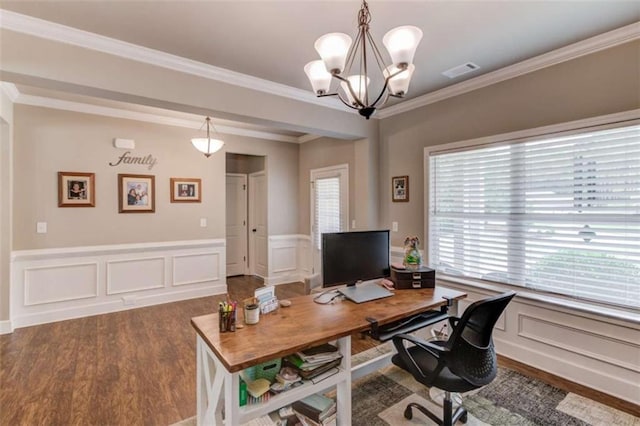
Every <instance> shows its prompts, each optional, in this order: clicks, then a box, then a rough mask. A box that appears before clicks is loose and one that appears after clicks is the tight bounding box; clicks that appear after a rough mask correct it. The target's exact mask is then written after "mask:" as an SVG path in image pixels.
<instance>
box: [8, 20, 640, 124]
mask: <svg viewBox="0 0 640 426" xmlns="http://www.w3.org/2000/svg"><path fill="white" fill-rule="evenodd" d="M0 28H5V29H8V30H11V31H15V32H19V33H23V34H28V35H31V36H34V37H39V38H44V39H48V40H54V41H58V42H61V43H65V44H71V45H74V46H78V47H82V48H86V49H91V50H95V51H99V52H103V53H107V54H111V55H115V56H119V57H122V58H126V59H130V60H134V61H138V62H143V63H147V64H150V65H155V66H158V67H162V68H167V69H171V70H174V71H179V72H183V73H187V74H191V75H196V76H199V77H204V78H207V79H210V80H215V81H219V82H222V83H226V84H231V85H235V86H239V87H244V88H247V89H252V90H256V91H260V92H264V93H269V94H273V95H276V96H282V97H285V98H290V99H294V100H297V101H301V102H307V103H311V104H315V105H319V106H323V107H326V108H332V109H336V110H341V111H344V112H350V110H347V109H346V108H345V107H344V106H342V104H340V103H339V102H328V101H327V100H326V99H324V98H318V97H316V96H315V95H314V94H313V93H311V91H307V90H302V89H298V88H295V87H291V86H287V85H284V84H280V83H276V82H273V81H269V80H265V79H261V78H258V77H253V76H249V75H246V74H242V73H239V72H236V71H232V70H228V69H225V68H220V67H216V66H213V65H209V64H205V63H202V62H198V61H194V60H191V59H186V58H183V57H180V56H176V55H172V54H169V53H166V52H162V51H158V50H154V49H150V48H147V47H143V46H139V45H135V44H132V43H127V42H124V41H121V40H116V39H113V38H110V37H105V36H101V35H98V34H95V33H91V32H88V31H83V30H79V29H77V28H72V27H68V26H65V25H61V24H57V23H54V22H49V21H45V20H42V19H38V18H34V17H31V16H27V15H22V14H19V13H16V12H12V11H8V10H4V9H0ZM638 38H640V22H636V23H633V24H630V25H627V26H624V27H621V28H618V29H616V30H613V31H609V32H606V33H603V34H600V35H597V36H594V37H591V38H588V39H586V40H583V41H579V42H577V43H574V44H571V45H568V46H565V47H562V48H560V49H556V50H553V51H550V52H547V53H545V54H542V55H539V56H537V57H534V58H531V59H527V60H524V61H522V62H519V63H517V64H514V65H510V66H507V67H505V68H502V69H499V70H496V71H493V72H490V73H488V74H484V75H481V76H478V77H475V78H472V79H470V80H466V81H464V82H461V83H457V84H454V85H452V86H449V87H446V88H444V89H440V90H437V91H435V92H431V93H428V94H426V95H423V96H420V97H417V98H414V99H410V100H406V101H404V102H402V103H399V104H396V105H393V106H390V107H387V108H383V109H380V110H378V111H376V114H375V115H374V117H373V118H377V119H384V118H388V117H392V116H394V115H397V114H401V113H404V112H408V111H411V110H413V109H416V108H420V107H423V106H426V105H429V104H432V103H435V102H439V101H442V100H445V99H447V98H451V97H454V96H459V95H462V94H464V93H468V92H471V91H473V90H477V89H481V88H483V87H487V86H490V85H492V84H496V83H499V82H502V81H505V80H508V79H511V78H515V77H518V76H520V75H523V74H527V73H531V72H534V71H537V70H540V69H542V68H546V67H550V66H552V65H556V64H559V63H562V62H565V61H569V60H571V59H575V58H578V57H581V56H585V55H588V54H591V53H595V52H598V51H600V50H604V49H607V48H611V47H614V46H617V45H620V44H624V43H627V42H630V41H633V40H637V39H638Z"/></svg>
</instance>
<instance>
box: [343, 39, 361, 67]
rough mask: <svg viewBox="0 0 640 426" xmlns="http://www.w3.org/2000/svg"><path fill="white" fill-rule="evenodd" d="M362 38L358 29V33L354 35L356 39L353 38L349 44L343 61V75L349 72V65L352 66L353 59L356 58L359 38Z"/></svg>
mask: <svg viewBox="0 0 640 426" xmlns="http://www.w3.org/2000/svg"><path fill="white" fill-rule="evenodd" d="M361 38H362V33H361V32H360V31H358V35H357V36H356V39H355V40H354V42H353V44H352V45H351V48H350V50H349V52H348V53H347V59H346V61H345V66H344V70H343V73H344V74H345V75H347V76H348V75H349V73H350V72H351V67H352V66H353V61H354V60H355V59H356V52H357V50H358V48H357V46H358V45H359V44H360V39H361Z"/></svg>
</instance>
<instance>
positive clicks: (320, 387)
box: [238, 368, 351, 424]
mask: <svg viewBox="0 0 640 426" xmlns="http://www.w3.org/2000/svg"><path fill="white" fill-rule="evenodd" d="M350 374H351V373H350V372H348V371H345V370H343V369H342V368H340V369H339V371H338V373H336V374H334V375H333V376H330V377H327V378H326V379H324V380H323V381H321V382H318V383H313V382H311V381H310V380H308V381H305V382H304V383H303V384H302V385H300V386H297V387H295V388H293V389H289V390H288V391H285V392H282V393H280V394H278V395H274V396H272V397H270V398H269V401H266V402H263V403H260V404H252V405H245V406H243V407H240V409H239V413H238V414H239V415H238V421H239V423H241V424H242V423H246V422H248V421H249V420H251V419H254V418H256V417H260V416H264V415H265V414H269V413H271V412H272V411H276V410H278V409H280V408H282V407H285V406H287V405H289V404H292V403H294V402H295V401H298V400H300V399H302V398H304V397H306V396H309V395H312V394H314V393H322V392H325V391H327V390H328V389H331V388H333V387H335V386H336V385H337V384H338V383H340V382H344V381H347V380H348V378H349V376H350Z"/></svg>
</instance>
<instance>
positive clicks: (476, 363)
mask: <svg viewBox="0 0 640 426" xmlns="http://www.w3.org/2000/svg"><path fill="white" fill-rule="evenodd" d="M515 294H516V293H515V292H513V291H511V292H508V293H504V294H500V295H497V296H494V297H490V298H487V299H483V300H479V301H477V302H474V303H472V304H471V305H470V306H469V307H468V308H467V309H466V310H465V311H464V314H463V315H462V317H461V318H460V320H459V321H458V323H457V324H456V325H455V327H454V329H453V332H452V334H451V337H450V338H449V340H448V341H447V343H446V346H447V347H448V348H449V349H450V351H449V352H448V355H447V360H446V363H447V366H448V367H449V369H450V370H451V371H452V372H453V373H454V374H455V375H457V376H459V377H461V378H463V379H464V380H466V381H467V382H469V383H471V384H472V385H475V386H484V385H486V384H489V383H490V382H491V381H492V380H493V379H494V378H495V377H496V374H497V371H498V365H497V359H496V351H495V348H494V346H493V340H492V338H491V334H492V332H493V327H494V326H495V324H496V321H498V318H499V317H500V315H501V314H502V312H503V311H504V309H505V308H506V307H507V305H508V304H509V302H510V301H511V299H512V298H513V296H515Z"/></svg>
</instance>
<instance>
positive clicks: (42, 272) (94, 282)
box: [24, 262, 98, 306]
mask: <svg viewBox="0 0 640 426" xmlns="http://www.w3.org/2000/svg"><path fill="white" fill-rule="evenodd" d="M97 295H98V263H97V262H90V263H76V264H67V265H56V266H40V267H33V268H27V269H25V270H24V304H25V306H35V305H42V304H46V303H55V302H65V301H70V300H78V299H86V298H89V297H96V296H97Z"/></svg>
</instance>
